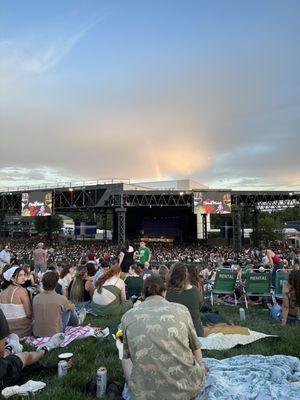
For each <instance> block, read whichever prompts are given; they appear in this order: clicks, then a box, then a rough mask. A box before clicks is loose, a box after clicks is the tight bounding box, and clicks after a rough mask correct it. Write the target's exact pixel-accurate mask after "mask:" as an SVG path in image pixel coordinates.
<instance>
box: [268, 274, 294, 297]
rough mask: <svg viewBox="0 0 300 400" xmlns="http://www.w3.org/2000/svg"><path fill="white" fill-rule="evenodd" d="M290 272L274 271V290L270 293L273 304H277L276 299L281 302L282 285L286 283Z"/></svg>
mask: <svg viewBox="0 0 300 400" xmlns="http://www.w3.org/2000/svg"><path fill="white" fill-rule="evenodd" d="M290 272H291V270H289V269H278V270H277V271H276V278H275V288H274V290H273V292H272V299H273V302H274V303H277V300H276V299H279V300H282V298H283V294H282V288H283V285H284V284H285V283H287V282H288V279H289V274H290Z"/></svg>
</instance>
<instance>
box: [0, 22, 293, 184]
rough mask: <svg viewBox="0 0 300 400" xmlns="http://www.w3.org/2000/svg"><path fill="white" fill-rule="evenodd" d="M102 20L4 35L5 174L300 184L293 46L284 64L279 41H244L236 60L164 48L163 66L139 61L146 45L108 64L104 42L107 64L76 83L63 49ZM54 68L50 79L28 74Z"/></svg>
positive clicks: (27, 178) (1, 169) (1, 128)
mask: <svg viewBox="0 0 300 400" xmlns="http://www.w3.org/2000/svg"><path fill="white" fill-rule="evenodd" d="M98 21H99V20H94V21H92V22H89V23H87V24H85V25H84V26H82V27H81V28H79V29H77V30H76V32H74V33H72V34H66V33H64V34H61V35H56V36H55V37H54V38H53V37H52V39H51V40H48V41H46V42H44V43H42V45H41V46H37V43H35V42H34V41H33V40H32V39H31V40H29V39H26V40H25V39H24V40H22V41H17V40H14V39H9V40H5V41H2V42H0V80H2V83H5V84H6V87H7V88H9V90H7V91H2V93H4V94H3V95H2V96H1V97H0V99H1V102H2V104H3V107H2V108H1V110H0V112H1V122H0V132H1V160H0V179H1V181H3V182H5V185H6V184H10V183H12V184H13V185H15V184H16V183H17V184H20V183H22V182H31V183H37V182H38V183H39V182H44V181H53V180H58V181H59V180H72V181H74V180H84V179H86V180H93V179H98V178H99V179H101V178H131V179H146V178H149V179H150V178H156V179H163V178H164V177H166V176H167V177H169V178H187V177H191V178H194V179H196V180H198V181H200V182H202V183H206V184H209V185H210V186H215V187H227V188H230V187H235V188H242V187H247V188H261V187H265V188H283V187H290V186H291V187H297V186H298V187H300V182H299V173H298V172H297V171H298V170H299V168H298V169H297V160H298V158H299V155H298V152H299V146H300V135H299V130H300V120H299V111H300V92H299V86H298V85H297V84H295V82H297V81H296V80H295V77H296V75H295V74H294V72H293V71H294V69H293V68H292V67H291V66H290V65H289V60H288V59H287V58H288V54H287V53H285V55H286V57H281V58H282V59H281V60H280V62H278V63H276V60H277V58H276V57H271V56H270V54H269V52H270V51H271V50H269V47H268V52H267V55H266V56H265V55H264V52H263V51H262V50H261V49H260V52H257V53H256V52H255V54H252V53H251V49H248V48H245V49H244V50H243V51H244V52H242V53H241V55H240V56H238V55H237V56H236V58H235V59H232V60H229V59H226V57H225V58H224V59H221V58H220V59H219V58H218V57H217V58H216V59H214V58H213V59H211V60H205V59H204V58H202V59H201V57H200V58H197V57H196V55H194V54H191V55H190V56H191V58H190V65H189V66H186V65H185V63H184V62H182V63H181V62H180V60H178V59H176V58H174V59H173V58H172V59H170V60H167V61H168V62H166V65H167V66H168V73H165V69H164V70H163V71H161V70H159V67H158V65H159V62H160V60H159V59H158V58H159V57H157V59H156V58H155V63H153V65H154V64H155V67H154V66H153V65H152V66H150V67H149V66H148V65H144V64H143V62H141V63H139V54H138V51H137V55H136V59H135V60H134V62H133V63H132V64H131V63H130V60H129V62H128V65H125V66H123V65H122V63H120V65H115V64H114V65H110V64H109V63H108V64H107V65H106V67H107V69H103V70H102V69H101V67H102V58H103V62H105V54H102V49H101V60H100V61H99V54H98V61H97V62H98V64H96V65H99V69H98V70H97V71H96V72H95V71H93V73H91V76H87V74H86V71H85V74H82V75H80V76H79V77H78V78H79V79H78V81H75V80H72V81H67V82H65V80H64V75H60V71H59V66H60V64H61V63H62V60H63V59H64V58H65V57H66V56H67V55H68V54H69V53H70V52H71V51H72V50H73V51H76V50H77V48H76V45H77V44H78V43H79V41H80V40H81V39H82V38H83V37H84V36H85V35H86V34H87V33H88V32H89V31H90V30H91V29H92V28H93V26H95V24H97V23H98ZM122 39H123V38H122ZM124 46H126V43H125V44H124ZM78 47H79V46H78ZM276 54H277V53H276ZM109 55H110V56H111V54H109ZM89 57H91V59H93V60H94V58H93V57H94V54H89ZM108 58H109V57H108ZM215 60H218V61H219V62H215ZM165 61H166V60H165ZM257 61H259V63H257ZM274 65H276V68H275V67H274ZM109 66H110V67H112V68H114V74H115V75H114V78H115V79H114V78H112V75H110V71H109V68H108V67H109ZM55 67H57V74H56V80H55V79H54V80H53V81H52V80H51V84H50V83H48V86H47V79H45V81H46V83H45V82H44V81H43V82H42V84H41V82H40V81H39V80H38V79H36V80H34V79H32V80H30V79H28V81H30V82H29V84H28V85H24V86H22V85H21V84H20V81H22V80H23V79H21V78H28V77H38V76H39V75H47V73H49V72H50V71H52V70H53V69H54V68H55ZM124 67H125V68H124ZM131 67H133V68H131ZM151 68H153V70H152V69H151ZM155 68H157V69H155ZM128 70H130V73H128V72H127V74H126V71H128ZM103 71H108V72H107V74H105V73H104V72H103ZM297 76H298V71H297ZM46 78H47V76H46ZM32 81H33V83H32ZM11 82H14V83H15V85H11ZM86 82H87V83H86ZM50 86H51V87H50ZM12 88H13V89H12ZM9 96H10V97H9ZM7 97H9V99H7ZM41 166H43V167H41ZM65 178H66V179H65Z"/></svg>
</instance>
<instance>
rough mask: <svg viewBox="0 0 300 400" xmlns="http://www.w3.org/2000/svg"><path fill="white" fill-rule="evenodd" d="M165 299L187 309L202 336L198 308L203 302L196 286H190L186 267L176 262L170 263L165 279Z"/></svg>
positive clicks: (199, 308) (202, 331) (199, 334)
mask: <svg viewBox="0 0 300 400" xmlns="http://www.w3.org/2000/svg"><path fill="white" fill-rule="evenodd" d="M166 299H167V300H168V301H171V302H172V303H179V304H182V305H184V306H186V307H187V309H188V310H189V312H190V314H191V317H192V320H193V323H194V327H195V330H196V332H197V335H198V336H202V337H203V336H204V330H203V326H202V323H201V317H200V310H201V307H202V304H203V301H202V298H201V294H200V291H199V289H198V288H196V287H195V286H192V285H191V283H190V277H189V272H188V269H187V267H186V266H185V265H184V264H183V263H181V262H177V263H175V264H173V265H172V267H171V269H170V273H169V278H168V280H167V294H166Z"/></svg>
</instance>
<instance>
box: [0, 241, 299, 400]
mask: <svg viewBox="0 0 300 400" xmlns="http://www.w3.org/2000/svg"><path fill="white" fill-rule="evenodd" d="M299 258H300V253H299V250H295V249H289V248H285V249H280V250H279V249H271V248H267V247H261V248H250V249H245V250H243V251H242V252H241V253H240V254H236V253H234V251H233V250H232V249H231V248H229V247H212V248H209V247H205V246H197V245H194V246H177V247H176V246H171V245H169V244H168V245H162V244H157V245H151V248H150V247H149V246H147V245H146V243H145V242H143V241H141V242H140V243H139V245H138V246H137V247H136V246H134V244H133V243H130V242H129V241H126V242H125V244H124V246H122V247H121V248H119V247H118V246H115V245H110V244H108V243H102V244H95V243H87V242H66V243H59V242H58V243H49V244H47V243H36V242H34V241H33V240H32V239H30V240H29V239H28V240H18V241H14V240H12V241H7V242H3V245H2V248H0V275H1V292H0V319H1V329H0V357H1V358H0V360H1V361H0V362H1V372H0V378H1V379H0V383H1V382H2V385H4V386H8V385H10V384H12V383H13V382H15V381H18V379H19V376H20V374H21V371H22V368H24V367H25V366H26V365H28V364H30V363H34V362H37V361H38V360H40V359H41V358H42V357H43V356H44V354H45V352H47V351H48V350H50V349H52V348H54V347H57V346H59V345H60V343H61V341H62V340H63V337H64V331H65V329H66V327H67V326H70V325H73V326H77V325H81V324H82V323H83V322H84V320H85V318H86V315H87V313H91V314H92V315H94V316H118V315H123V319H122V329H123V343H124V357H123V363H122V364H123V369H124V375H125V378H126V380H127V382H128V388H129V393H130V394H129V396H130V397H131V398H133V399H138V398H141V397H139V396H140V393H141V391H143V393H149V396H148V397H147V396H146V397H145V398H151V396H153V392H154V391H155V390H156V389H155V390H154V389H153V388H158V389H159V388H160V386H161V388H160V389H161V390H162V387H163V390H167V391H168V393H169V394H170V393H174V397H172V398H178V399H192V398H194V397H195V396H196V395H197V393H198V391H199V390H200V387H201V384H202V382H203V381H204V377H205V368H204V367H203V365H202V364H201V360H202V355H201V350H200V344H199V340H198V337H201V336H204V329H203V325H202V312H203V311H205V307H206V305H205V296H206V293H207V290H208V282H213V280H214V278H215V275H216V271H217V270H218V268H224V267H226V268H231V269H237V270H238V276H239V280H240V282H241V283H242V282H243V279H244V278H243V272H245V270H247V271H248V272H249V271H250V272H251V270H252V269H254V268H257V269H261V268H263V269H264V270H265V269H269V270H270V271H271V272H272V271H275V272H276V270H277V269H284V268H285V269H289V270H291V272H290V274H289V278H288V283H287V284H286V285H284V289H283V302H282V312H281V322H282V323H283V324H286V323H287V322H290V319H289V317H292V319H293V322H299V321H300V311H299V310H300V270H299ZM137 304H139V305H138V306H136V305H137ZM28 336H35V337H52V339H51V341H50V345H49V346H48V347H44V348H41V349H38V350H37V351H36V352H32V353H22V351H20V350H22V345H20V341H19V340H20V339H23V338H25V337H28ZM2 366H3V368H2ZM158 370H159V371H160V374H159V375H157V374H156V372H155V371H158ZM11 371H13V372H14V373H13V375H12V376H13V377H14V378H15V380H14V379H13V378H12V376H11ZM146 375H147V377H148V379H147V380H144V379H143V377H144V376H146ZM178 376H180V379H178ZM149 377H150V378H151V379H150V378H149ZM162 379H163V380H164V382H163V383H162ZM175 395H176V396H177V397H176V396H175ZM128 398H129V397H128ZM162 398H163V397H162ZM166 398H167V397H166ZM168 398H171V397H168Z"/></svg>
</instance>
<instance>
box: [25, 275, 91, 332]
mask: <svg viewBox="0 0 300 400" xmlns="http://www.w3.org/2000/svg"><path fill="white" fill-rule="evenodd" d="M58 279H59V277H58V273H57V272H56V271H47V272H45V273H44V275H43V278H42V284H43V289H44V291H43V292H42V293H40V294H38V295H37V296H35V298H34V299H33V305H32V309H33V316H34V323H33V334H34V336H39V337H43V336H52V335H53V334H55V333H57V332H63V331H64V330H65V328H66V326H67V325H68V324H69V325H75V326H76V325H81V324H82V323H83V321H84V319H85V317H86V310H85V308H82V309H81V310H80V312H79V315H77V314H76V313H75V305H74V304H71V303H69V301H68V299H67V298H66V297H65V296H63V295H61V294H58V293H56V292H55V288H56V285H57V282H58Z"/></svg>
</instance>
